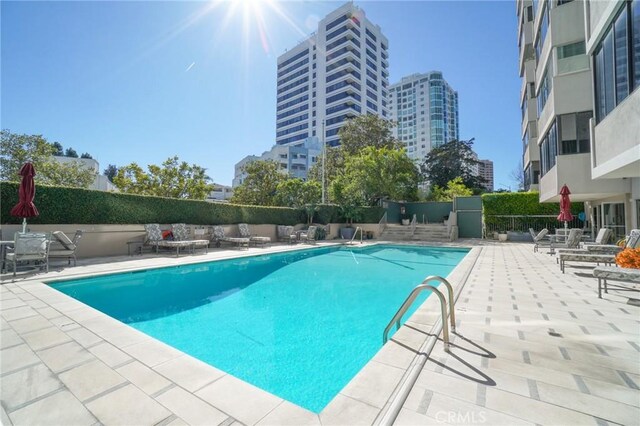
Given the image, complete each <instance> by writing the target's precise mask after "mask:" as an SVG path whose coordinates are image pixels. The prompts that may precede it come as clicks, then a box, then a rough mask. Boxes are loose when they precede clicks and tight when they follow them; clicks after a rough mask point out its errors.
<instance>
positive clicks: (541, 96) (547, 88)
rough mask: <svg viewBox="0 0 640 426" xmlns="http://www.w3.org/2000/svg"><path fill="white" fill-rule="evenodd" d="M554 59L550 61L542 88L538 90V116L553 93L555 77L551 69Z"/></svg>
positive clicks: (541, 84) (542, 81) (543, 78)
mask: <svg viewBox="0 0 640 426" xmlns="http://www.w3.org/2000/svg"><path fill="white" fill-rule="evenodd" d="M551 64H552V61H549V64H548V65H547V69H546V70H545V71H544V75H543V76H542V80H541V81H540V90H538V96H537V102H538V117H540V115H542V110H543V109H544V106H545V105H546V103H547V99H548V98H549V94H550V93H551V87H552V85H553V77H552V71H551Z"/></svg>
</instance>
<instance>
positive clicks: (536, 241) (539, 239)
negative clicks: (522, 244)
mask: <svg viewBox="0 0 640 426" xmlns="http://www.w3.org/2000/svg"><path fill="white" fill-rule="evenodd" d="M529 233H530V234H531V238H533V251H534V253H535V252H537V251H538V247H540V246H548V245H549V244H550V243H551V241H550V240H545V239H544V238H545V237H546V236H547V234H548V233H549V230H548V229H547V228H544V229H543V230H542V231H540V232H538V233H537V234H536V231H534V230H533V228H529Z"/></svg>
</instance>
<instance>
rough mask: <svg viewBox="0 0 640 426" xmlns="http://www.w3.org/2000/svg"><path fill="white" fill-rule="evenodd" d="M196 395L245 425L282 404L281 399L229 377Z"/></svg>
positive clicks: (251, 423) (254, 421) (252, 422)
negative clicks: (249, 402)
mask: <svg viewBox="0 0 640 426" xmlns="http://www.w3.org/2000/svg"><path fill="white" fill-rule="evenodd" d="M196 395H197V396H199V397H200V398H202V399H204V400H205V401H206V402H208V403H209V404H211V405H213V406H214V407H216V408H219V409H220V410H222V411H224V412H225V413H227V414H229V415H230V416H231V417H234V418H236V419H238V420H239V421H241V422H242V423H245V424H247V425H253V424H255V423H257V422H258V421H259V420H260V419H262V418H263V417H264V416H265V415H267V413H269V412H270V411H271V410H273V409H274V408H275V407H276V406H278V405H279V404H280V403H281V402H282V399H281V398H278V397H276V396H274V395H272V394H270V393H268V392H265V391H263V390H262V389H258V388H257V387H255V386H253V385H250V384H249V383H247V382H243V381H242V380H240V379H237V378H235V377H233V376H231V375H226V376H224V377H222V378H221V379H219V380H217V381H215V382H213V383H212V384H210V385H208V386H206V387H204V388H203V389H201V390H199V391H197V392H196ZM247 401H251V404H248V403H247Z"/></svg>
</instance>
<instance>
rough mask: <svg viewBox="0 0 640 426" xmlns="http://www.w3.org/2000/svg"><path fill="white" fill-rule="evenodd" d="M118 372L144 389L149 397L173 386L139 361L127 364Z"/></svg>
mask: <svg viewBox="0 0 640 426" xmlns="http://www.w3.org/2000/svg"><path fill="white" fill-rule="evenodd" d="M116 371H117V372H118V373H120V374H121V375H122V376H123V377H125V378H126V379H127V380H129V381H130V382H131V383H133V384H134V385H136V386H137V387H139V388H140V389H142V391H143V392H145V393H146V394H147V395H153V394H154V393H156V392H158V391H160V390H162V389H165V388H166V387H167V386H169V385H170V384H171V382H170V381H168V380H167V379H165V378H164V377H162V376H161V375H160V374H158V373H156V372H155V371H153V370H152V369H150V368H149V367H147V366H146V365H144V364H142V363H141V362H138V361H133V362H130V363H128V364H125V365H123V366H122V367H119V368H118V369H116Z"/></svg>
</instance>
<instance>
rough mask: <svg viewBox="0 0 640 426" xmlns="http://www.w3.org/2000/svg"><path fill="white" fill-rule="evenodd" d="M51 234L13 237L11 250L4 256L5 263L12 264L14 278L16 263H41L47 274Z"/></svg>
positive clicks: (25, 234)
mask: <svg viewBox="0 0 640 426" xmlns="http://www.w3.org/2000/svg"><path fill="white" fill-rule="evenodd" d="M50 242H51V234H50V233H48V232H46V233H40V232H38V233H35V232H34V233H24V234H23V233H21V232H16V233H15V236H14V243H13V249H12V250H11V252H9V253H7V255H6V262H7V263H11V264H13V276H14V277H15V276H16V268H17V266H18V262H34V263H35V264H38V263H41V264H42V265H44V266H45V268H46V271H47V272H49V243H50Z"/></svg>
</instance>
